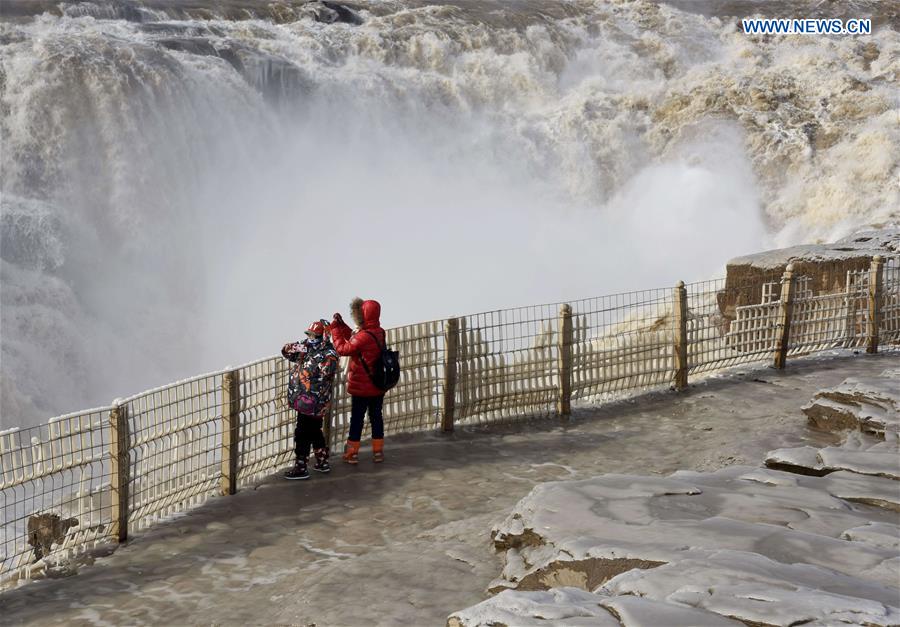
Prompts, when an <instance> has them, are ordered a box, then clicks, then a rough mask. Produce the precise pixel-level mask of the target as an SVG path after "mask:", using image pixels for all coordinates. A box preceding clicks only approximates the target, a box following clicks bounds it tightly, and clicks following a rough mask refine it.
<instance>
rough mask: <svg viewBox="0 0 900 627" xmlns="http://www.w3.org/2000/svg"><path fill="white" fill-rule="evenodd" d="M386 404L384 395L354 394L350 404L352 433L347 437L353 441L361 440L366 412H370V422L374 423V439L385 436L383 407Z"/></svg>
mask: <svg viewBox="0 0 900 627" xmlns="http://www.w3.org/2000/svg"><path fill="white" fill-rule="evenodd" d="M383 406H384V395H383V394H382V395H381V396H354V397H353V402H352V404H351V405H350V434H349V435H348V436H347V439H348V440H350V441H351V442H359V440H360V439H361V438H362V430H363V420H365V418H366V412H367V411H368V412H369V423H370V424H371V425H372V439H373V440H380V439H382V438H384V419H383V417H382V415H381V409H382V407H383Z"/></svg>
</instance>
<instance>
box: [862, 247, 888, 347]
mask: <svg viewBox="0 0 900 627" xmlns="http://www.w3.org/2000/svg"><path fill="white" fill-rule="evenodd" d="M883 265H884V260H883V259H882V258H881V255H875V256H874V257H872V264H871V265H870V266H869V325H868V328H867V333H866V352H867V353H877V352H878V327H880V326H881V288H882V285H881V268H882V266H883Z"/></svg>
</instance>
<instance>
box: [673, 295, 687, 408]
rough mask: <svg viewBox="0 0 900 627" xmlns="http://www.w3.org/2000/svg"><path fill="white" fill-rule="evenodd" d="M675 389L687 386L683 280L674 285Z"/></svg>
mask: <svg viewBox="0 0 900 627" xmlns="http://www.w3.org/2000/svg"><path fill="white" fill-rule="evenodd" d="M674 339H675V391H676V392H680V391H682V390H685V389H687V386H688V357H687V350H688V335H687V288H686V287H685V286H684V281H679V282H678V284H677V285H675V338H674Z"/></svg>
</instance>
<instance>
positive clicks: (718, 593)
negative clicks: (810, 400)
mask: <svg viewBox="0 0 900 627" xmlns="http://www.w3.org/2000/svg"><path fill="white" fill-rule="evenodd" d="M806 454H807V455H808V454H809V452H808V451H807V452H806ZM787 457H789V458H790V459H795V458H794V457H790V456H787ZM898 486H900V483H898V482H897V481H894V480H892V479H889V478H885V477H880V476H873V475H865V474H857V473H853V472H848V471H844V470H838V471H835V472H832V473H831V474H829V475H827V476H824V477H816V476H807V475H802V474H793V473H787V472H781V471H776V470H771V469H766V468H754V467H748V466H730V467H727V468H722V469H720V470H717V471H716V472H711V473H702V472H693V471H678V472H676V473H674V474H672V475H670V476H669V477H640V476H631V475H602V476H600V477H596V478H593V479H587V480H582V481H566V482H553V483H546V484H542V485H539V486H537V487H535V488H534V490H532V492H531V493H530V494H529V495H528V496H527V497H525V498H524V499H522V500H521V501H520V502H519V504H518V505H517V506H516V508H515V509H514V511H513V512H512V513H511V514H510V516H508V517H507V519H506V520H505V521H503V522H502V523H500V524H498V525H496V526H495V527H494V530H493V533H492V536H493V539H494V545H495V547H496V548H497V549H498V550H505V551H506V566H505V568H504V569H503V573H502V575H501V577H500V578H499V579H498V580H496V581H495V582H494V583H493V584H492V586H491V589H492V590H493V591H500V590H502V592H501V593H500V594H498V595H497V596H495V597H493V598H492V599H489V600H487V601H485V602H483V603H481V604H479V605H476V606H474V607H473V608H469V609H468V610H464V611H462V612H457V613H454V614H453V615H452V616H451V618H450V621H449V624H452V625H457V626H463V625H464V626H466V627H470V626H473V625H493V624H507V625H532V624H535V625H536V624H566V625H581V624H584V625H594V624H600V625H603V624H617V623H616V622H613V623H608V619H607V616H606V615H604V614H600V613H598V611H599V609H600V608H605V609H606V610H608V611H609V612H610V613H611V615H612V616H613V617H614V618H618V620H619V621H620V622H621V624H624V625H641V624H646V625H652V624H662V623H660V622H659V619H660V617H663V616H665V617H668V616H669V614H667V612H681V611H686V610H687V609H691V611H699V612H701V614H697V615H692V616H690V617H688V616H686V615H685V617H684V623H683V624H723V623H721V621H723V620H724V621H727V620H732V619H733V620H737V621H742V622H744V623H747V624H763V625H790V624H800V623H805V622H822V623H829V624H831V623H839V622H849V623H853V624H860V623H862V624H872V625H887V624H894V623H897V622H898V621H900V608H898V607H897V606H898V605H900V599H898V590H897V572H898V568H900V553H898V548H897V545H896V543H895V542H894V539H895V538H896V537H897V535H896V534H897V521H896V514H895V513H894V512H895V510H900V494H898ZM573 588H574V589H579V590H581V592H577V593H576V592H575V591H574V590H573ZM651 602H653V603H655V605H654V604H652V603H651ZM548 605H549V606H551V607H554V608H556V609H554V610H551V609H549V608H548V607H547V606H548ZM557 606H559V607H557ZM654 612H658V613H657V614H654ZM673 616H674V614H673ZM545 620H546V621H550V622H549V623H548V622H540V621H545ZM675 620H676V619H675V618H672V619H669V618H666V619H665V620H664V621H663V622H664V623H665V624H676V622H673V621H675ZM704 620H707V621H713V622H711V623H706V622H703V621H704ZM535 621H538V622H535ZM601 621H603V622H601ZM715 621H720V622H715ZM677 624H682V623H677ZM724 624H727V623H724Z"/></svg>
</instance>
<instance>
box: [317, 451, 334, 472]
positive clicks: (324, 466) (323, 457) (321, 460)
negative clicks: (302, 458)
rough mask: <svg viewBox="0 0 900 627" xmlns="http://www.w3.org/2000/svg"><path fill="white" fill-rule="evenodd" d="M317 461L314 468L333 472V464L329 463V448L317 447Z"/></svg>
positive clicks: (319, 470)
mask: <svg viewBox="0 0 900 627" xmlns="http://www.w3.org/2000/svg"><path fill="white" fill-rule="evenodd" d="M314 452H315V454H316V463H315V465H314V466H313V470H315V471H316V472H331V464H329V463H328V449H327V448H317V449H316V450H315V451H314Z"/></svg>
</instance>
